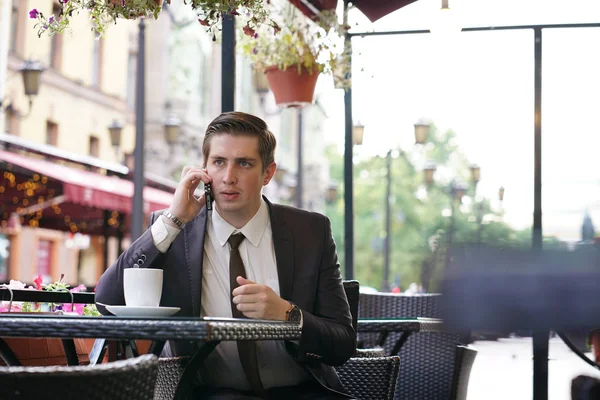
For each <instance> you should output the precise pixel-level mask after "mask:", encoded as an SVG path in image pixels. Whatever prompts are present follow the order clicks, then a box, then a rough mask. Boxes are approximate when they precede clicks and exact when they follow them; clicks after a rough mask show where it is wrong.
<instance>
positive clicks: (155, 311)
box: [105, 305, 180, 317]
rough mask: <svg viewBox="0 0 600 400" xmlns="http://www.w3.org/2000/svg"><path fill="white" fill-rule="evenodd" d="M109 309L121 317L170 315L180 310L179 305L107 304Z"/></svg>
mask: <svg viewBox="0 0 600 400" xmlns="http://www.w3.org/2000/svg"><path fill="white" fill-rule="evenodd" d="M105 307H106V309H107V310H108V311H110V312H111V313H113V314H114V315H116V316H119V317H168V316H169V315H173V314H175V313H176V312H177V311H179V310H180V308H179V307H132V306H109V305H106V306H105Z"/></svg>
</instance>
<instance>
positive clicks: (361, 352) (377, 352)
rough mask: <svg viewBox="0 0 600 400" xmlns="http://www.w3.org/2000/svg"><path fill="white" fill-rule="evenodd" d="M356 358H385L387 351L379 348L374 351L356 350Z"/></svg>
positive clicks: (373, 349)
mask: <svg viewBox="0 0 600 400" xmlns="http://www.w3.org/2000/svg"><path fill="white" fill-rule="evenodd" d="M355 356H356V357H362V358H374V357H385V350H384V349H382V348H377V347H373V348H372V349H356V355H355Z"/></svg>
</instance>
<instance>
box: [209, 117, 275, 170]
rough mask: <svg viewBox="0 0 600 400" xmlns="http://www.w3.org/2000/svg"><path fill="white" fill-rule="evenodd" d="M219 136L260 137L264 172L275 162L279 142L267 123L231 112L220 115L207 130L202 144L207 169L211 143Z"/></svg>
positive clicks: (260, 152) (259, 149) (260, 153)
mask: <svg viewBox="0 0 600 400" xmlns="http://www.w3.org/2000/svg"><path fill="white" fill-rule="evenodd" d="M219 134H229V135H248V136H256V137H258V153H259V155H260V159H261V161H262V164H263V165H262V168H263V172H264V171H265V170H266V169H267V167H268V166H269V165H271V164H272V163H273V162H275V147H276V146H277V140H276V139H275V135H273V133H272V132H271V131H270V130H269V127H268V126H267V123H266V122H265V121H263V120H262V119H260V118H258V117H257V116H255V115H252V114H246V113H243V112H239V111H231V112H225V113H222V114H221V115H219V116H218V117H217V118H215V119H214V120H212V122H211V123H210V124H208V127H207V128H206V132H205V133H204V142H203V143H202V155H203V156H204V166H205V167H206V163H207V161H208V155H209V153H210V141H211V139H212V137H213V136H214V135H219Z"/></svg>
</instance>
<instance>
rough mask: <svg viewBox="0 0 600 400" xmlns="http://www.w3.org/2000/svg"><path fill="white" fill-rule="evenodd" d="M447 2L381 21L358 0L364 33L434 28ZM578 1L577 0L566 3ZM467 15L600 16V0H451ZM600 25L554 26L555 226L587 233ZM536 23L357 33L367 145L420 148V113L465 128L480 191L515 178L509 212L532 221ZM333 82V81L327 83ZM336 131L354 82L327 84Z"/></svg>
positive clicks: (355, 22)
mask: <svg viewBox="0 0 600 400" xmlns="http://www.w3.org/2000/svg"><path fill="white" fill-rule="evenodd" d="M440 4H441V1H439V0H437V1H432V0H419V1H417V2H415V3H413V4H411V5H409V6H407V7H405V8H403V9H401V10H399V11H397V12H395V13H393V14H391V15H389V16H386V17H384V18H382V19H381V20H379V21H377V22H376V23H373V24H371V23H369V21H368V20H367V19H366V18H365V17H364V15H362V14H361V13H360V12H359V11H357V10H354V11H355V12H353V13H352V15H351V25H352V26H353V28H352V29H353V31H354V32H364V31H371V30H376V31H384V30H413V29H428V28H429V26H430V25H431V21H432V20H433V16H434V15H435V13H436V12H438V10H439V7H440ZM567 4H568V5H567ZM450 8H451V9H452V10H453V12H456V13H457V14H459V15H460V18H461V21H462V25H463V26H464V27H467V26H502V25H530V24H540V23H544V24H564V23H589V22H600V1H598V0H570V1H569V2H566V1H556V0H520V1H518V0H504V1H489V0H454V1H453V0H450ZM599 44H600V28H576V29H564V28H563V29H545V30H544V31H543V92H542V102H543V112H542V135H543V141H542V146H543V150H542V151H543V156H542V163H543V165H542V170H543V174H542V179H543V194H542V201H543V212H544V214H543V227H544V234H545V235H555V236H558V237H559V238H561V239H564V240H578V239H579V235H580V233H579V232H580V227H581V222H582V219H583V215H584V213H585V212H586V211H589V212H590V214H591V216H592V219H593V220H594V222H595V223H596V224H597V228H598V230H599V231H600V171H599V170H598V169H596V168H594V167H595V163H594V161H595V158H596V155H597V154H598V152H599V151H600V135H599V134H598V122H599V121H598V119H599V118H598V116H600V112H598V110H599V109H600V74H598V71H600V51H598V49H599V48H600V47H599ZM533 46H534V36H533V31H532V30H530V29H528V30H515V31H494V32H461V33H460V34H458V35H457V36H454V37H451V38H446V39H444V38H439V37H436V36H434V35H432V34H423V35H399V36H377V37H364V38H360V37H359V38H355V39H353V114H354V120H355V122H360V123H361V124H363V125H365V126H366V128H365V138H364V144H363V146H361V148H360V149H357V150H358V151H359V152H360V153H361V154H363V155H375V154H383V153H385V152H387V150H388V149H389V148H390V147H395V146H399V147H400V148H402V149H404V150H407V151H408V150H410V149H411V148H412V143H413V142H414V134H413V124H414V123H415V122H417V121H418V120H419V119H420V118H427V119H430V120H431V121H433V122H434V123H435V124H436V125H437V126H438V127H440V128H441V129H452V130H454V131H455V132H456V133H457V135H458V141H459V146H460V148H461V149H462V150H463V151H464V152H465V153H466V155H467V157H468V158H469V160H470V161H472V162H474V163H477V164H479V165H480V166H481V170H482V180H481V182H480V184H479V188H478V190H479V193H480V194H482V195H484V196H486V197H490V198H496V196H497V192H498V188H499V187H500V186H504V187H505V189H506V191H505V201H504V204H503V208H504V211H505V221H506V222H508V223H509V224H510V225H512V226H514V227H515V228H525V227H530V226H531V224H532V220H533V216H532V213H533V154H534V149H533V133H534V121H533V110H534V108H533V107H534V70H533V67H534V58H533V57H534V55H533V48H534V47H533ZM321 83H322V82H320V87H321V88H323V87H324V86H325V85H322V84H321ZM320 100H321V102H323V103H325V104H327V109H328V114H329V115H330V117H331V118H330V120H329V121H328V124H329V127H328V129H327V131H328V137H327V140H328V141H329V142H330V143H337V144H339V145H340V146H341V145H342V144H343V92H342V91H341V90H333V89H331V90H325V91H322V93H321V94H320Z"/></svg>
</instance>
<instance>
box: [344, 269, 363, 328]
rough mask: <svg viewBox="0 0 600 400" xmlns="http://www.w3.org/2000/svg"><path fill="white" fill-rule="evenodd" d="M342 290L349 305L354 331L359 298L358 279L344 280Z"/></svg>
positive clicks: (356, 323)
mask: <svg viewBox="0 0 600 400" xmlns="http://www.w3.org/2000/svg"><path fill="white" fill-rule="evenodd" d="M343 283H344V291H345V292H346V298H347V299H348V305H349V306H350V314H352V327H353V328H354V331H355V332H358V331H357V326H358V303H359V298H360V284H359V282H358V281H344V282H343Z"/></svg>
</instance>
